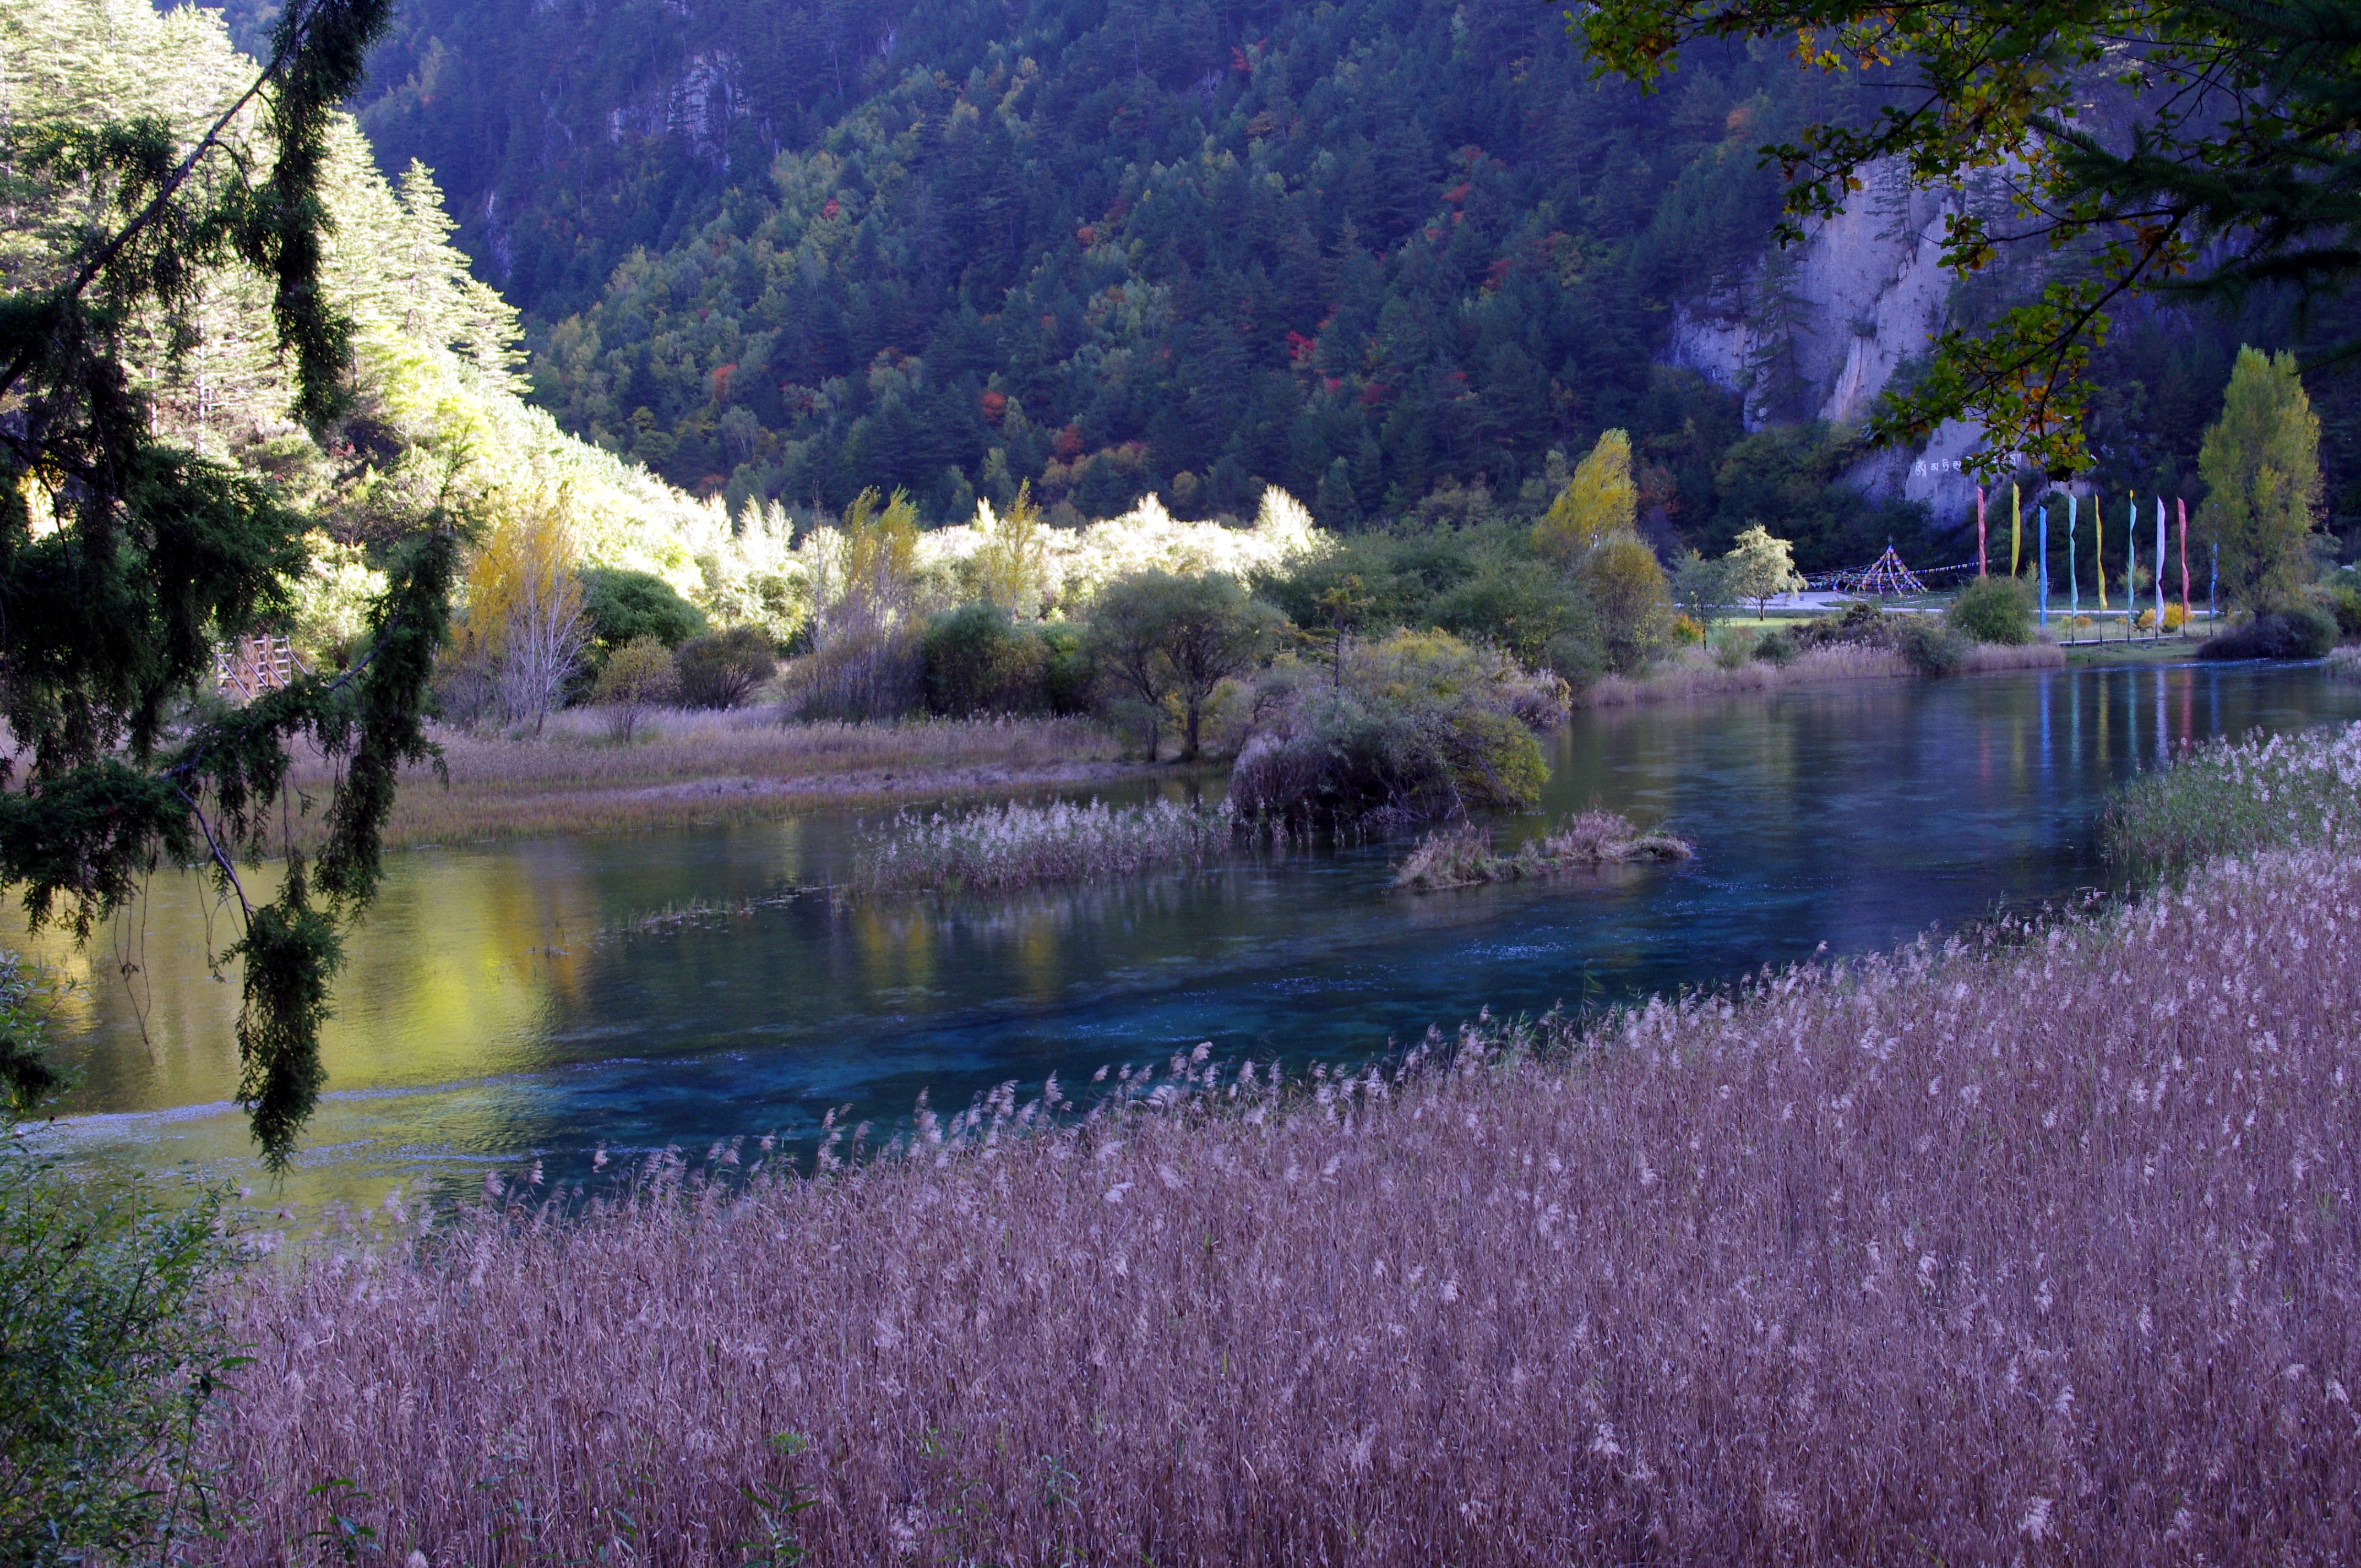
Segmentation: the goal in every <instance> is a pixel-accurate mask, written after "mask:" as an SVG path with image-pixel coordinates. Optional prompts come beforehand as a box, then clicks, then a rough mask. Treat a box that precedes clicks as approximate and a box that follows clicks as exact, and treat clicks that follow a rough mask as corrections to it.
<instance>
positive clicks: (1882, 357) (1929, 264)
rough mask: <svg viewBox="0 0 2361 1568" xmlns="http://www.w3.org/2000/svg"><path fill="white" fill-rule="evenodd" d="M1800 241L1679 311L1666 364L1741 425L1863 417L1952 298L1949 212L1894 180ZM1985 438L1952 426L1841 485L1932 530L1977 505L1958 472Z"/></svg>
mask: <svg viewBox="0 0 2361 1568" xmlns="http://www.w3.org/2000/svg"><path fill="white" fill-rule="evenodd" d="M1866 184H1867V189H1866V190H1864V191H1863V192H1861V193H1860V194H1859V195H1858V196H1856V197H1855V198H1854V200H1853V202H1852V203H1851V205H1850V207H1849V208H1848V209H1847V210H1846V211H1845V212H1844V213H1842V214H1839V216H1837V217H1836V218H1834V219H1832V220H1830V221H1828V222H1827V223H1823V224H1818V225H1815V226H1814V227H1813V229H1812V231H1811V233H1810V236H1809V237H1808V238H1807V239H1806V242H1805V243H1804V244H1803V245H1802V246H1800V247H1795V248H1793V249H1790V250H1786V251H1773V252H1771V253H1770V254H1768V255H1766V256H1765V257H1764V258H1763V260H1762V261H1761V262H1760V263H1758V264H1757V265H1756V267H1755V268H1754V269H1753V270H1752V272H1751V273H1750V274H1749V276H1748V277H1747V278H1746V279H1745V280H1744V281H1743V282H1742V283H1741V284H1740V285H1739V287H1737V288H1736V289H1734V290H1730V291H1724V292H1721V293H1719V294H1714V295H1710V296H1706V297H1703V298H1699V299H1695V300H1690V301H1686V302H1683V303H1682V304H1681V305H1680V306H1678V307H1677V308H1676V309H1675V313H1674V324H1673V334H1672V341H1671V344H1670V345H1669V347H1668V349H1667V351H1666V357H1667V358H1668V359H1669V360H1670V361H1671V362H1672V363H1674V364H1675V365H1683V366H1686V367H1689V368H1690V369H1693V370H1696V371H1697V372H1698V373H1699V374H1700V375H1702V376H1704V377H1706V378H1708V379H1709V380H1711V381H1714V382H1716V383H1717V384H1719V385H1720V386H1724V387H1727V388H1730V389H1731V390H1733V391H1736V392H1739V393H1741V395H1742V396H1743V397H1744V399H1745V410H1746V425H1747V428H1748V429H1750V430H1755V429H1760V428H1762V427H1763V425H1765V424H1769V423H1773V422H1784V421H1793V420H1811V419H1820V420H1828V421H1831V422H1837V421H1852V420H1859V419H1861V418H1862V417H1864V416H1865V415H1866V414H1867V413H1868V412H1869V411H1870V406H1871V404H1872V402H1873V401H1874V400H1875V399H1876V397H1877V395H1878V394H1879V393H1880V392H1882V391H1883V390H1884V389H1885V387H1886V385H1887V383H1888V382H1890V381H1891V380H1892V379H1893V378H1894V374H1895V372H1896V371H1898V370H1899V369H1901V368H1902V367H1903V366H1904V365H1905V364H1906V363H1907V362H1909V361H1910V360H1913V359H1916V358H1918V357H1920V356H1924V355H1925V354H1926V353H1927V345H1928V343H1929V341H1930V340H1931V339H1932V338H1933V336H1934V335H1935V334H1936V333H1937V332H1938V331H1939V330H1940V329H1941V328H1942V325H1943V323H1944V320H1945V316H1946V313H1947V311H1948V308H1949V299H1950V291H1951V279H1950V275H1949V273H1948V272H1946V271H1945V270H1944V269H1943V266H1942V239H1943V219H1944V215H1945V214H1946V212H1947V211H1949V198H1947V197H1945V196H1943V195H1942V194H1940V193H1938V192H1928V191H1924V190H1914V189H1912V188H1911V187H1910V186H1909V185H1908V184H1907V183H1906V182H1905V181H1903V180H1902V179H1901V178H1900V177H1899V175H1898V174H1897V173H1895V172H1894V170H1872V173H1871V175H1870V177H1869V179H1868V180H1867V181H1866ZM1981 434H1982V433H1981V432H1980V431H1979V430H1977V429H1976V428H1974V427H1972V426H1970V425H1965V424H1960V423H1959V422H1952V423H1950V424H1947V425H1945V426H1943V427H1942V428H1941V429H1939V430H1938V431H1937V432H1936V433H1935V434H1934V437H1933V438H1932V439H1931V440H1930V441H1928V442H1927V444H1926V445H1925V447H1923V448H1922V449H1920V450H1918V451H1916V452H1901V451H1896V452H1886V453H1881V454H1878V455H1875V456H1873V457H1871V458H1869V459H1867V460H1865V461H1864V462H1863V463H1862V464H1861V465H1860V466H1858V467H1856V468H1855V470H1854V471H1853V474H1852V476H1851V477H1852V478H1853V480H1854V482H1855V483H1857V484H1859V485H1860V486H1861V488H1863V489H1864V490H1867V491H1870V492H1871V493H1872V494H1877V495H1881V496H1885V495H1893V494H1895V493H1899V494H1901V495H1903V496H1905V497H1907V498H1908V499H1912V500H1918V501H1925V502H1927V504H1928V505H1930V506H1932V507H1933V508H1934V510H1935V513H1936V515H1937V516H1938V518H1947V517H1951V516H1955V515H1957V514H1958V513H1959V511H1960V509H1962V508H1963V507H1972V506H1973V505H1974V504H1975V486H1974V483H1973V482H1972V481H1971V480H1970V479H1968V478H1967V477H1964V476H1963V475H1962V474H1961V473H1960V459H1961V458H1962V457H1964V456H1966V455H1969V454H1970V453H1971V452H1973V451H1974V450H1975V449H1976V447H1977V445H1978V444H1979V440H1980V437H1981Z"/></svg>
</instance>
